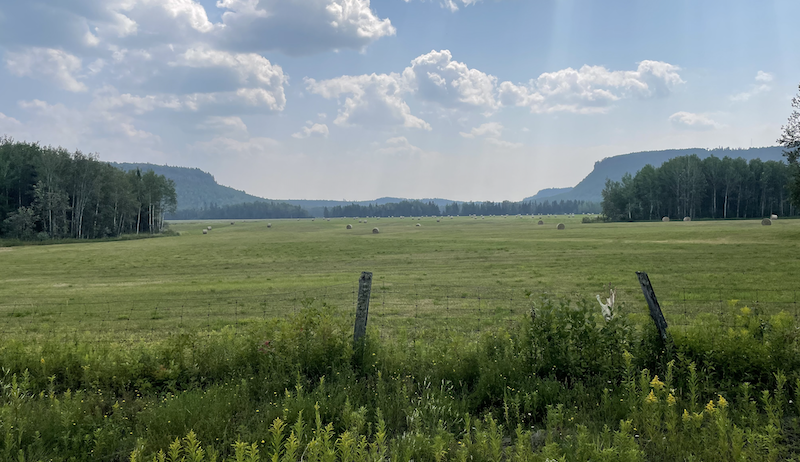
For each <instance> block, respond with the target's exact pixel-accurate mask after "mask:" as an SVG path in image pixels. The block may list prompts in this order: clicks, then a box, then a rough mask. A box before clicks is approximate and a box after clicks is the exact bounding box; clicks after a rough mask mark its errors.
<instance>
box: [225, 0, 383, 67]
mask: <svg viewBox="0 0 800 462" xmlns="http://www.w3.org/2000/svg"><path fill="white" fill-rule="evenodd" d="M217 7H218V8H224V9H226V10H228V11H226V12H225V13H223V15H222V22H223V24H224V26H225V27H224V29H223V30H222V31H221V32H220V39H221V40H222V42H223V43H226V44H228V45H229V46H234V47H236V48H237V49H247V50H252V51H265V50H279V51H282V52H284V53H288V54H310V53H317V52H321V51H330V50H336V49H339V48H355V49H362V48H364V47H366V46H367V45H369V44H370V43H372V42H374V41H375V40H378V39H380V38H381V37H387V36H391V35H394V34H395V33H396V30H395V28H394V26H392V23H391V21H390V20H389V19H380V18H379V17H378V16H377V15H376V14H375V13H374V12H373V11H372V9H371V8H370V0H293V1H286V0H261V1H260V2H258V3H256V2H255V1H253V0H220V1H218V2H217Z"/></svg>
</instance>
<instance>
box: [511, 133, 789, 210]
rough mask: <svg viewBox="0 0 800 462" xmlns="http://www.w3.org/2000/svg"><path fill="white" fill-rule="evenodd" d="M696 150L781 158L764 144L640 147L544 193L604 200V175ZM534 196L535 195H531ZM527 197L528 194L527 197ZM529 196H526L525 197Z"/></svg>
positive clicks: (632, 170)
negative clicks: (569, 185) (564, 187)
mask: <svg viewBox="0 0 800 462" xmlns="http://www.w3.org/2000/svg"><path fill="white" fill-rule="evenodd" d="M691 154H697V156H698V157H700V158H701V159H705V158H706V157H709V156H712V155H713V156H717V157H720V158H722V157H725V156H728V157H733V158H737V157H741V158H743V159H745V160H748V161H749V160H752V159H761V160H763V161H765V162H766V161H768V160H774V161H782V160H784V157H783V148H782V147H780V146H770V147H763V148H749V149H730V148H716V149H705V148H692V149H667V150H663V151H643V152H632V153H630V154H622V155H619V156H613V157H606V158H605V159H603V160H600V161H597V162H595V164H594V169H593V170H592V171H591V172H590V173H589V174H588V175H587V176H586V178H584V179H583V180H581V182H580V183H578V184H577V185H575V187H574V188H572V189H571V190H570V191H567V192H564V193H560V194H556V195H553V196H549V197H547V199H546V200H549V201H562V200H583V201H591V202H601V201H602V200H603V196H602V192H603V188H604V187H605V184H606V179H607V178H608V179H611V180H612V181H619V180H621V179H622V175H624V174H625V173H630V174H631V175H635V174H636V172H638V171H639V170H641V169H642V167H644V166H645V165H647V164H650V165H652V166H653V167H659V166H661V164H663V163H664V162H666V161H668V160H670V159H672V158H675V157H680V156H688V155H691ZM533 197H535V196H533ZM529 199H530V198H529ZM525 200H528V199H525Z"/></svg>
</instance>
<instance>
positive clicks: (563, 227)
mask: <svg viewBox="0 0 800 462" xmlns="http://www.w3.org/2000/svg"><path fill="white" fill-rule="evenodd" d="M558 229H566V226H564V223H559V224H558Z"/></svg>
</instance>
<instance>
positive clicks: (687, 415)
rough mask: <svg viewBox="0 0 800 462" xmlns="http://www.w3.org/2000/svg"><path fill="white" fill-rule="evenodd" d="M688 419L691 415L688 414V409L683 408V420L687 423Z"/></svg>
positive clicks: (690, 418)
mask: <svg viewBox="0 0 800 462" xmlns="http://www.w3.org/2000/svg"><path fill="white" fill-rule="evenodd" d="M690 420H692V416H691V415H689V411H688V410H686V409H684V410H683V422H684V423H688V422H689V421H690Z"/></svg>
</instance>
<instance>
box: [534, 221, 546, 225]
mask: <svg viewBox="0 0 800 462" xmlns="http://www.w3.org/2000/svg"><path fill="white" fill-rule="evenodd" d="M536 224H537V225H543V224H544V222H543V221H542V220H539V223H536Z"/></svg>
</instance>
